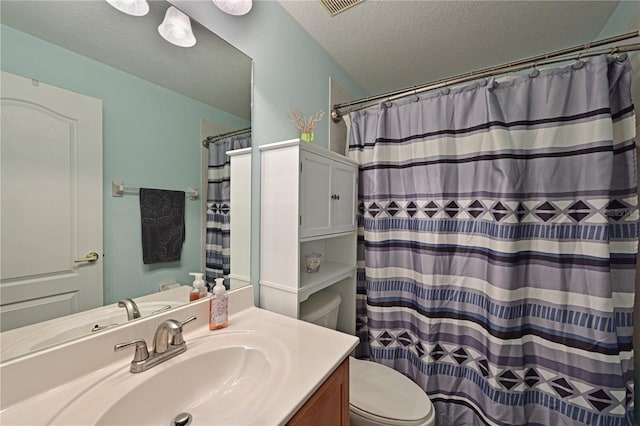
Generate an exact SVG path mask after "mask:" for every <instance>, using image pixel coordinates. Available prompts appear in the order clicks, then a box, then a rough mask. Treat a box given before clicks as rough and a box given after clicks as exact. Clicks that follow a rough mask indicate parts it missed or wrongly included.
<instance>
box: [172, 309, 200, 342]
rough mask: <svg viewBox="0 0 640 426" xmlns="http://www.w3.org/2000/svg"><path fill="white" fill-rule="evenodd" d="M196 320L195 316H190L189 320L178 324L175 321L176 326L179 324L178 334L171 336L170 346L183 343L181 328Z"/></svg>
mask: <svg viewBox="0 0 640 426" xmlns="http://www.w3.org/2000/svg"><path fill="white" fill-rule="evenodd" d="M195 319H196V317H195V316H191V317H189V318H187V319H186V320H184V321H182V322H180V321H176V322H177V323H178V324H180V332H179V333H177V334H175V335H173V336H171V342H170V343H171V344H172V345H182V344H183V343H184V338H183V337H182V327H183V326H184V325H185V324H189V323H190V322H191V321H194V320H195Z"/></svg>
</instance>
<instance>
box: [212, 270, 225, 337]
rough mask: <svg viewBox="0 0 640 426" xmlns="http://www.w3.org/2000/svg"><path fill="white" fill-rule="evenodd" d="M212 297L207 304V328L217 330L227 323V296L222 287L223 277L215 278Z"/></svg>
mask: <svg viewBox="0 0 640 426" xmlns="http://www.w3.org/2000/svg"><path fill="white" fill-rule="evenodd" d="M215 281H216V285H215V287H213V297H211V303H210V305H209V330H218V329H220V328H225V327H226V326H228V325H229V296H227V289H226V288H225V287H224V284H223V283H224V278H216V280H215Z"/></svg>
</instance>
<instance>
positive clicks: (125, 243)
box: [0, 0, 252, 362]
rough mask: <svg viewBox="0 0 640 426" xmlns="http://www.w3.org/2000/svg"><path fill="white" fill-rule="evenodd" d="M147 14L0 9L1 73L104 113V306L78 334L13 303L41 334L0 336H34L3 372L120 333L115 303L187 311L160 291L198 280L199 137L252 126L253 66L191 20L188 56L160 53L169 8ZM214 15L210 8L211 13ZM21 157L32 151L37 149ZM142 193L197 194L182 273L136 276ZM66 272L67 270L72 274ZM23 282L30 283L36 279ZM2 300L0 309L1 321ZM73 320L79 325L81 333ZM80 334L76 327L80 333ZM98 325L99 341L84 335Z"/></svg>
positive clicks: (77, 5)
mask: <svg viewBox="0 0 640 426" xmlns="http://www.w3.org/2000/svg"><path fill="white" fill-rule="evenodd" d="M207 2H208V3H210V0H207ZM149 6H150V11H149V13H148V14H147V15H145V16H142V17H134V16H129V15H125V14H123V13H121V12H119V11H117V10H116V9H114V8H113V7H111V6H110V5H109V4H108V3H107V2H106V1H57V0H56V1H50V0H49V1H21V0H3V1H2V2H1V3H0V8H1V9H0V17H1V23H2V37H0V42H1V43H2V46H1V47H2V49H1V51H0V54H1V57H0V68H1V69H2V71H3V72H7V73H10V74H14V75H18V76H21V77H26V78H28V79H30V80H33V81H32V84H33V85H38V84H41V85H42V86H44V85H52V86H56V87H59V88H62V89H65V90H67V91H71V92H75V93H80V94H82V95H86V96H89V97H92V98H96V99H100V100H101V102H102V128H101V134H102V179H101V180H102V192H103V195H102V203H103V209H102V211H103V216H104V217H103V230H102V233H101V234H102V235H103V239H104V241H103V249H101V250H96V251H100V252H101V253H99V254H101V255H103V257H101V258H100V259H99V260H98V261H97V262H95V263H100V262H101V263H102V267H103V273H102V278H103V286H104V290H103V291H102V292H101V293H102V294H101V295H100V298H101V299H102V304H104V305H105V307H103V308H98V309H93V307H92V309H90V310H88V311H86V312H89V314H90V315H91V316H90V317H89V318H90V319H89V323H85V322H86V317H87V315H89V314H87V315H80V314H73V315H68V316H64V317H62V318H60V319H59V320H51V319H50V318H52V317H51V316H48V315H50V312H47V313H46V314H45V313H43V312H44V309H43V308H42V305H41V304H40V303H39V300H41V299H38V297H36V298H35V299H34V300H29V295H27V296H26V299H27V300H26V302H20V303H12V305H13V306H11V307H10V308H11V309H12V308H13V307H15V306H20V307H21V308H24V307H25V306H26V307H27V308H28V309H27V315H28V316H29V318H30V319H32V320H34V321H38V320H40V321H46V323H43V322H39V323H36V324H34V325H28V326H26V327H20V328H16V329H13V330H9V331H3V333H2V334H1V335H0V341H1V342H2V345H3V347H4V345H5V342H7V341H8V340H9V339H8V335H9V334H10V333H13V334H15V333H16V332H18V331H21V330H22V331H24V330H26V329H27V328H29V327H30V328H31V330H38V333H39V337H38V339H40V340H41V342H40V343H39V344H38V345H32V346H31V347H29V348H25V349H24V350H21V351H18V352H16V351H12V352H11V353H9V352H4V349H3V352H4V353H3V352H0V361H2V362H4V361H6V360H7V359H9V358H12V357H15V356H19V355H22V354H23V353H27V352H28V351H30V350H39V349H44V348H46V347H50V346H52V345H55V344H58V343H61V339H63V340H62V341H68V340H71V339H74V338H77V337H80V336H84V335H87V334H91V333H92V332H96V331H100V330H102V329H104V328H108V327H111V326H114V325H116V324H119V323H121V322H124V321H126V314H125V309H124V308H118V307H117V302H118V301H119V300H122V299H126V298H131V299H134V300H136V301H141V302H140V303H139V304H140V311H141V312H142V314H143V315H146V314H152V313H155V312H158V311H164V310H166V309H167V306H175V303H174V302H176V301H179V302H181V301H184V302H188V295H185V294H184V290H186V291H187V293H188V290H189V289H188V287H180V289H179V291H178V293H179V294H178V295H174V294H173V293H171V292H175V291H176V289H173V290H171V292H159V289H160V287H161V286H162V285H165V287H171V283H173V282H178V283H180V284H183V285H187V286H189V285H190V284H191V282H192V281H193V277H190V276H189V273H190V272H204V270H205V266H204V264H205V260H204V258H205V256H204V251H203V250H204V247H203V246H204V241H205V236H204V234H205V233H204V229H203V227H204V223H203V218H206V204H207V203H206V201H207V200H206V197H204V196H203V194H204V193H205V192H206V191H205V188H206V186H207V179H206V173H205V172H203V170H206V168H204V167H205V165H204V161H205V159H206V157H207V156H208V151H207V150H206V149H205V148H203V145H202V143H201V142H202V140H203V139H204V138H206V137H208V136H215V135H217V134H219V133H223V132H227V131H232V130H236V129H243V128H246V127H249V126H250V120H251V67H252V61H251V58H249V57H247V56H246V55H244V54H242V53H241V52H239V51H238V50H236V49H235V48H233V46H231V45H229V44H228V43H226V42H225V41H224V40H222V39H220V38H219V37H217V36H216V35H215V34H213V33H211V32H210V31H209V30H207V29H205V28H204V27H202V26H200V25H199V24H198V23H197V22H195V21H194V20H193V19H191V25H192V29H193V32H194V35H195V37H196V40H197V43H196V45H195V46H193V47H191V48H180V47H177V46H174V45H171V44H169V43H168V42H166V41H165V40H164V39H162V38H161V37H160V35H159V34H158V30H157V27H158V25H159V24H160V23H161V22H162V19H163V17H164V14H165V11H166V10H167V8H168V7H169V6H170V4H169V3H167V2H166V1H159V0H158V1H153V0H152V1H149ZM211 7H215V5H213V3H211ZM76 64H83V66H84V68H82V69H77V68H74V67H75V65H76ZM3 75H4V74H3ZM140 93H144V95H139V94H140ZM5 119H6V118H5V117H4V116H3V120H5ZM3 123H4V122H3ZM30 146H31V149H40V147H39V145H38V143H31V144H30ZM114 180H119V181H122V182H123V183H124V186H125V191H124V194H123V196H122V197H112V195H111V190H112V181H114ZM43 183H44V182H43ZM139 187H145V188H160V189H170V190H182V191H187V188H188V187H194V188H196V189H197V190H198V192H199V197H198V199H197V200H193V201H192V200H190V199H189V198H186V199H185V213H184V217H185V231H184V232H185V239H184V242H183V246H182V251H181V258H180V260H179V261H174V262H169V263H157V264H148V265H146V264H143V260H142V248H141V237H140V234H141V229H140V228H141V223H140V206H139V198H138V196H137V188H139ZM41 192H47V191H46V190H45V189H42V190H41ZM49 192H50V191H49ZM54 199H55V197H54ZM45 204H47V203H45ZM48 209H49V206H48V205H46V206H41V208H39V209H38V210H41V211H40V213H39V214H40V219H41V220H42V221H43V222H44V223H46V221H47V220H48V219H47V216H46V214H45V213H47V212H48ZM247 209H250V208H249V207H247ZM47 214H48V213H47ZM2 219H3V230H4V227H5V226H7V227H9V226H10V227H12V228H15V229H24V228H25V227H26V226H28V224H23V223H20V222H19V221H18V220H16V222H15V223H14V222H13V221H12V222H11V223H5V222H4V220H5V218H4V217H3V218H2ZM89 222H90V221H89ZM3 240H4V235H3ZM3 248H4V244H3ZM59 251H64V250H55V249H53V250H49V251H48V254H47V255H46V256H44V255H35V256H34V257H33V258H32V259H31V265H40V264H42V263H46V262H44V261H45V260H48V258H49V257H54V256H53V255H54V254H56V253H57V252H59ZM85 251H86V250H83V251H82V253H81V254H80V256H84V254H85ZM247 252H248V249H247ZM5 253H6V252H5ZM3 254H4V253H3ZM3 257H4V256H3ZM72 261H73V260H67V261H66V262H68V263H70V265H71V262H72ZM87 263H91V262H87ZM32 267H34V266H32ZM34 269H37V268H35V267H34ZM68 269H69V270H75V269H76V267H74V266H69V267H68ZM77 269H78V270H80V269H88V268H85V267H83V266H78V267H77ZM232 272H233V271H232ZM31 278H32V280H31V281H38V276H37V273H35V274H34V276H33V277H31ZM14 284H15V282H14V280H13V278H8V279H5V276H4V274H3V277H2V281H1V282H0V291H7V290H8V289H10V288H11V287H12V286H14ZM32 284H33V283H32ZM34 286H35V284H34ZM180 291H181V292H180ZM23 292H24V291H23ZM27 293H28V292H27ZM7 294H8V293H7ZM65 294H66V293H65ZM65 297H66V296H65ZM65 297H63V296H60V298H59V299H60V300H63V301H64V303H61V305H65V303H66V305H65V306H63V308H61V309H60V312H61V313H69V312H75V311H76V310H77V309H76V308H77V305H78V304H77V301H75V300H74V299H72V298H71V299H65ZM3 299H4V294H3ZM6 300H8V299H4V300H3V301H2V302H0V303H2V304H3V307H2V309H3V310H4V311H6V309H5V308H6V307H7V306H6ZM79 316H82V317H83V318H84V319H83V320H82V321H79V320H78V318H79ZM123 316H124V320H121V318H122V317H123ZM41 317H42V318H41ZM51 321H58V323H64V324H66V325H65V326H64V327H66V328H64V329H63V330H61V329H60V328H59V327H57V326H56V327H51V326H50V325H51ZM83 321H85V322H83ZM79 323H82V325H81V327H79V326H77V324H79ZM56 324H57V323H56ZM87 324H90V327H87ZM96 325H97V326H98V330H93V329H94V328H95V327H94V326H96ZM71 328H73V329H74V330H73V331H74V333H75V331H77V330H76V329H77V328H79V329H81V330H82V332H81V334H74V333H71ZM3 329H4V327H3Z"/></svg>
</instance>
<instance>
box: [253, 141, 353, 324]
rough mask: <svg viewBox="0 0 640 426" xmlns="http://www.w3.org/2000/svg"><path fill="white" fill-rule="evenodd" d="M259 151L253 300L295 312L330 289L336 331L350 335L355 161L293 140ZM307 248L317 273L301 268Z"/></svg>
mask: <svg viewBox="0 0 640 426" xmlns="http://www.w3.org/2000/svg"><path fill="white" fill-rule="evenodd" d="M259 149H260V151H261V153H260V156H261V179H260V184H261V195H260V198H261V226H260V229H261V231H260V234H261V235H260V306H261V307H262V308H264V309H267V310H270V311H274V312H278V313H281V314H284V315H288V316H290V317H293V318H299V316H300V304H301V303H303V302H304V301H305V300H307V299H308V298H309V296H310V295H311V294H313V293H315V292H317V291H320V290H322V289H325V288H329V289H330V290H332V291H335V292H337V293H339V294H340V297H341V299H342V303H341V304H340V311H339V313H338V330H340V331H343V332H346V333H351V334H353V333H355V293H356V290H355V283H356V277H355V274H356V238H357V236H356V197H357V181H358V165H357V163H355V162H353V161H351V160H349V159H347V158H346V157H344V156H342V155H339V154H336V153H334V152H331V151H328V150H326V149H323V148H319V147H317V146H315V145H313V144H309V143H307V142H301V141H300V140H298V139H294V140H290V141H284V142H278V143H274V144H268V145H262V146H260V147H259ZM311 253H319V254H321V255H322V258H321V264H320V270H319V271H318V272H312V273H309V272H307V270H306V260H305V256H306V255H307V254H311Z"/></svg>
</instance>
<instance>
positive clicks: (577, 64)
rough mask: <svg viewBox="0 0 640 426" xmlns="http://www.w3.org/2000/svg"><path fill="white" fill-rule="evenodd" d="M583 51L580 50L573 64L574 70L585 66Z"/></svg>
mask: <svg viewBox="0 0 640 426" xmlns="http://www.w3.org/2000/svg"><path fill="white" fill-rule="evenodd" d="M582 53H583V52H580V53H578V59H577V60H576V62H575V63H574V64H573V65H572V68H573V69H574V70H579V69H580V68H582V67H584V61H583V60H582Z"/></svg>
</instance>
